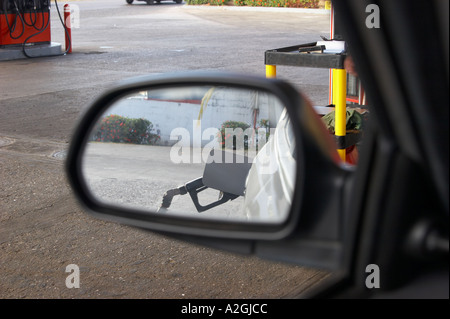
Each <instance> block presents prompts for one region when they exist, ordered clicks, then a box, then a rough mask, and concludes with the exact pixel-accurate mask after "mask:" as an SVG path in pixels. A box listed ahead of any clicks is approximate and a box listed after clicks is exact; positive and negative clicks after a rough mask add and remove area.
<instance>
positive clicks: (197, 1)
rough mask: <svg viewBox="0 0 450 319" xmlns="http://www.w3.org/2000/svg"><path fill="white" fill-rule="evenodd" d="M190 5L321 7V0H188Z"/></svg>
mask: <svg viewBox="0 0 450 319" xmlns="http://www.w3.org/2000/svg"><path fill="white" fill-rule="evenodd" d="M186 3H187V4H190V5H202V4H208V5H214V6H223V5H235V6H250V7H286V8H314V9H317V8H319V0H186Z"/></svg>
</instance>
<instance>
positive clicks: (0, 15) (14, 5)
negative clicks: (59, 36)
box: [0, 0, 51, 48]
mask: <svg viewBox="0 0 450 319" xmlns="http://www.w3.org/2000/svg"><path fill="white" fill-rule="evenodd" d="M50 42H51V28H50V0H0V48H5V47H10V46H18V45H22V46H24V45H33V44H50Z"/></svg>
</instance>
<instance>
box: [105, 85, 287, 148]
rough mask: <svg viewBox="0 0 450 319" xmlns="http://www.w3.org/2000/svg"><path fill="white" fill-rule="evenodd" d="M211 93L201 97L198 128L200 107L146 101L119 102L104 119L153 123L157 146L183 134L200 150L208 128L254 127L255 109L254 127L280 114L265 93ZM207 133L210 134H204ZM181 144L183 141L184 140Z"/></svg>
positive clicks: (196, 105) (278, 106)
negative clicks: (231, 123)
mask: <svg viewBox="0 0 450 319" xmlns="http://www.w3.org/2000/svg"><path fill="white" fill-rule="evenodd" d="M172 90H174V89H172ZM211 93H212V94H211V96H210V97H209V96H208V93H207V94H206V95H205V97H204V106H203V114H202V116H201V122H200V123H199V124H200V125H198V124H197V120H198V119H199V116H200V110H201V104H194V103H179V102H173V101H169V102H168V101H160V100H151V99H145V98H127V99H122V100H120V101H119V102H117V103H116V104H114V105H113V107H111V108H110V109H108V111H107V112H106V113H105V116H108V115H111V114H116V115H120V116H124V117H128V118H145V119H148V120H149V121H150V122H152V123H153V128H154V132H155V133H158V134H159V135H160V136H161V140H160V144H162V145H169V146H170V145H173V144H175V143H176V142H177V140H176V137H175V139H174V136H172V139H171V138H170V134H171V133H172V132H173V133H177V132H181V131H184V132H186V134H189V136H190V137H191V145H192V144H193V145H194V146H200V145H198V142H199V140H201V139H202V138H201V137H202V135H203V137H204V138H206V139H207V140H202V141H201V146H205V145H206V144H207V143H209V142H210V141H211V140H212V139H213V138H214V137H208V136H209V135H208V132H209V133H210V132H213V131H214V130H211V128H215V129H217V130H219V129H220V127H221V125H222V123H223V122H225V121H228V120H233V121H240V122H244V123H247V124H248V125H250V126H253V121H254V114H255V113H254V109H259V112H258V113H259V115H258V116H257V118H256V123H257V124H258V122H259V121H260V120H261V119H268V118H269V112H270V113H271V114H272V113H273V114H275V115H274V116H275V117H276V118H278V117H279V114H280V113H281V111H282V108H281V106H280V104H279V103H278V100H276V101H275V99H274V98H269V96H268V95H267V94H265V93H261V92H259V93H257V92H255V91H244V90H236V89H229V88H215V89H214V91H212V92H211ZM269 109H270V111H269ZM271 118H272V117H271ZM175 129H176V131H174V130H175ZM207 129H209V130H208V131H205V130H207ZM183 140H185V139H184V137H183ZM185 142H186V141H185Z"/></svg>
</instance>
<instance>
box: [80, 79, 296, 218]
mask: <svg viewBox="0 0 450 319" xmlns="http://www.w3.org/2000/svg"><path fill="white" fill-rule="evenodd" d="M295 170H296V161H295V141H294V137H293V132H292V127H291V125H290V121H289V118H288V116H287V113H286V110H285V108H284V106H283V105H282V104H281V102H280V101H279V99H278V98H277V97H276V96H273V95H271V94H269V93H267V92H262V91H254V90H249V89H242V88H232V87H219V86H217V87H215V86H195V87H193V86H188V87H169V88H162V89H161V88H160V89H150V90H148V91H144V92H135V93H133V94H130V95H127V96H125V97H122V98H121V99H119V100H118V101H116V102H115V103H114V104H113V105H111V106H109V107H108V108H107V109H106V111H105V112H104V113H103V114H102V115H101V116H100V118H99V119H98V122H97V123H96V125H95V127H94V128H93V130H92V131H91V133H90V138H89V141H88V142H87V145H86V147H85V150H84V155H83V165H82V174H83V178H84V179H85V180H86V184H87V185H88V187H89V189H90V192H91V193H92V195H93V196H94V197H95V198H96V199H97V200H99V201H101V202H106V203H108V204H112V205H120V206H122V207H125V208H134V209H140V210H144V211H146V212H149V213H150V212H152V213H156V214H179V215H183V216H190V217H192V216H195V217H208V218H226V219H227V220H239V221H244V220H247V221H252V222H271V223H278V222H282V221H284V220H285V219H286V218H287V215H288V213H289V209H290V205H291V201H292V195H293V191H294V187H295V175H296V174H295V173H296V172H295Z"/></svg>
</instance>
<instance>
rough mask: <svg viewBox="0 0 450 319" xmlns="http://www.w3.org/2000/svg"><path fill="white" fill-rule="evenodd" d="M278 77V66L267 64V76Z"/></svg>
mask: <svg viewBox="0 0 450 319" xmlns="http://www.w3.org/2000/svg"><path fill="white" fill-rule="evenodd" d="M276 77H277V66H276V65H266V78H268V79H269V78H276Z"/></svg>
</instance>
